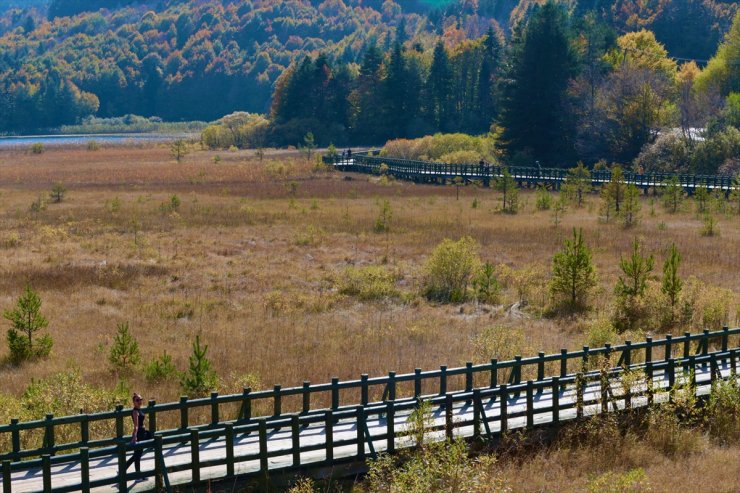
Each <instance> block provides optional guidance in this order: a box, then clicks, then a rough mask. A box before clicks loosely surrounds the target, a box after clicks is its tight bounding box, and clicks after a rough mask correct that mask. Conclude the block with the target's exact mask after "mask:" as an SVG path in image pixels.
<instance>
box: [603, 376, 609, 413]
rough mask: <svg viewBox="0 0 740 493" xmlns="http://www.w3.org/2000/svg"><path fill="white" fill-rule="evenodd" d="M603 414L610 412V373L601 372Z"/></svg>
mask: <svg viewBox="0 0 740 493" xmlns="http://www.w3.org/2000/svg"><path fill="white" fill-rule="evenodd" d="M601 412H602V413H608V412H609V371H608V370H606V369H603V368H602V370H601Z"/></svg>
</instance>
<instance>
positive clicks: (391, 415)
mask: <svg viewBox="0 0 740 493" xmlns="http://www.w3.org/2000/svg"><path fill="white" fill-rule="evenodd" d="M385 418H386V421H385V425H386V433H387V434H388V436H387V437H386V438H387V442H386V452H388V453H389V454H391V453H393V452H394V451H395V450H396V429H395V408H394V407H393V402H392V401H390V402H388V403H387V404H386V416H385Z"/></svg>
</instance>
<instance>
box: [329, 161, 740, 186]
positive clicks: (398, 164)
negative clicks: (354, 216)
mask: <svg viewBox="0 0 740 493" xmlns="http://www.w3.org/2000/svg"><path fill="white" fill-rule="evenodd" d="M324 161H325V162H326V163H327V164H332V165H333V166H335V167H336V168H337V169H343V170H346V171H355V172H360V173H372V174H380V173H386V174H389V175H392V176H395V177H396V178H400V179H404V180H413V181H417V182H440V181H442V182H444V181H448V180H453V179H455V178H457V177H460V178H462V179H463V180H466V181H479V182H482V183H483V184H485V185H488V184H489V183H490V182H491V180H495V179H497V178H500V177H501V176H503V170H504V169H508V171H509V173H510V174H511V175H512V177H513V178H514V180H516V181H517V182H519V183H520V184H521V183H543V184H552V185H555V186H559V185H560V184H561V183H563V182H565V180H566V178H567V174H568V172H567V170H566V169H561V168H541V167H536V166H530V167H523V166H511V167H504V166H499V165H489V164H444V163H435V162H430V161H417V160H411V159H400V158H392V157H388V156H381V155H380V151H367V152H356V153H354V154H352V155H351V157H347V156H341V155H335V156H325V157H324ZM382 166H383V168H382V169H381V167H382ZM611 177H612V174H611V171H609V170H594V171H591V183H592V185H594V186H598V185H601V184H604V183H608V182H609V181H610V180H611ZM676 178H678V184H679V185H680V186H681V187H683V188H684V189H685V190H687V191H689V192H691V191H693V190H694V189H696V188H699V187H706V188H707V189H709V190H714V189H719V190H722V191H725V192H728V191H731V190H733V189H734V188H737V187H738V186H740V185H738V182H737V181H736V180H735V178H734V177H733V176H728V175H694V174H675V173H634V172H632V171H624V182H625V183H628V184H633V185H635V186H637V187H638V188H642V189H648V188H660V187H665V186H666V185H667V184H668V183H669V182H671V180H674V179H676Z"/></svg>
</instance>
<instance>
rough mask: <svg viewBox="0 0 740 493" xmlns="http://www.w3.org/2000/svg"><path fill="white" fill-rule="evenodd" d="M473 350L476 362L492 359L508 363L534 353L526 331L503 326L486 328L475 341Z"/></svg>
mask: <svg viewBox="0 0 740 493" xmlns="http://www.w3.org/2000/svg"><path fill="white" fill-rule="evenodd" d="M473 348H474V349H475V360H476V361H491V358H497V359H498V360H499V361H506V360H511V359H514V356H516V355H518V354H529V353H531V352H532V351H533V349H532V348H531V345H530V344H529V342H528V341H527V336H526V335H525V334H524V330H522V329H521V328H515V327H505V326H503V325H494V326H491V327H486V328H484V329H483V330H482V331H481V333H480V334H478V335H477V336H475V338H474V339H473Z"/></svg>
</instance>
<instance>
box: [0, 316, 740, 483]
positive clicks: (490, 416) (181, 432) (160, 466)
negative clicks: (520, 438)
mask: <svg viewBox="0 0 740 493" xmlns="http://www.w3.org/2000/svg"><path fill="white" fill-rule="evenodd" d="M738 357H740V328H734V329H729V328H725V329H723V330H720V331H716V332H709V331H706V330H705V331H704V332H702V333H699V334H691V333H685V334H684V335H683V336H678V337H672V336H666V337H665V338H663V339H657V340H654V339H652V338H650V337H648V338H646V340H645V341H642V342H635V343H633V342H631V341H627V342H625V344H622V345H619V346H610V345H606V346H605V347H603V348H588V347H584V348H583V349H582V350H579V351H570V352H569V351H567V350H565V349H563V350H561V352H560V353H556V354H550V355H546V354H545V353H539V354H538V355H537V356H534V357H529V358H521V357H519V356H517V357H516V358H515V359H513V360H510V361H497V360H495V359H492V360H491V361H490V362H489V363H485V364H479V365H473V364H472V363H467V364H466V365H465V366H464V367H459V368H447V367H445V366H443V367H440V368H439V369H437V370H432V371H422V370H421V369H417V370H415V371H414V372H413V373H408V374H402V375H397V374H396V373H394V372H390V373H389V374H388V375H387V376H383V377H373V378H370V377H369V376H368V375H362V376H361V378H360V379H358V380H351V381H340V380H339V379H332V381H331V382H329V383H323V384H314V385H312V384H310V383H309V382H306V383H305V384H304V385H303V386H301V387H294V388H285V389H283V388H281V387H280V386H275V388H274V389H272V390H266V391H259V392H252V391H251V389H244V392H242V393H241V394H234V395H223V396H222V395H218V394H216V393H214V394H212V395H211V396H210V397H207V398H202V399H193V400H189V399H187V398H182V399H181V400H180V401H179V402H172V403H166V404H157V403H155V402H154V401H150V403H149V406H148V407H146V408H144V409H145V411H146V415H147V419H148V421H149V423H148V428H149V429H150V430H152V431H155V432H156V435H155V439H154V440H150V441H148V442H143V443H140V444H138V445H135V446H131V445H128V444H127V442H128V439H129V436H128V434H127V432H126V430H124V422H125V423H128V421H127V420H126V418H127V417H129V410H126V409H123V408H122V407H119V408H117V409H116V410H115V411H111V412H106V413H99V414H90V415H75V416H66V417H54V416H51V415H49V416H47V418H46V419H44V420H39V421H33V422H17V421H16V420H14V421H13V422H12V423H11V424H9V425H4V426H0V440H2V443H10V444H11V450H3V451H2V455H0V459H2V471H3V482H2V490H1V491H2V492H3V493H9V492H35V491H57V492H67V491H93V490H94V491H115V490H118V491H126V490H127V488H130V489H131V490H132V491H149V490H154V489H165V490H170V489H171V487H172V486H174V485H198V484H201V483H203V482H204V481H207V480H220V479H227V478H232V479H234V478H240V477H244V478H248V477H257V478H266V477H267V476H268V475H272V476H275V475H279V474H291V473H296V472H299V471H300V472H301V473H303V474H310V473H311V470H312V469H319V468H324V467H335V466H341V465H344V464H361V463H362V462H363V461H365V460H366V459H367V458H370V457H375V456H377V454H378V453H380V452H393V451H395V450H397V449H401V448H406V447H412V446H414V444H415V442H414V440H415V438H413V436H412V434H410V433H409V431H410V429H411V428H412V427H413V424H412V423H413V419H410V417H411V415H412V413H414V411H415V410H416V409H418V406H419V403H420V402H422V401H425V402H427V403H428V410H429V413H430V414H429V420H428V426H426V428H425V439H426V440H431V441H442V440H445V439H447V438H453V437H465V438H468V437H474V438H478V439H491V438H493V437H495V436H497V435H500V434H501V433H502V432H505V431H507V430H513V429H531V428H537V427H554V426H557V425H558V424H559V423H561V422H565V421H571V420H577V419H585V418H587V417H589V416H593V415H596V414H600V413H606V412H614V411H619V410H624V409H630V408H636V407H643V406H647V405H650V404H651V403H661V402H667V401H669V400H671V399H672V398H673V396H674V395H675V394H676V393H677V392H693V393H695V394H696V395H698V396H704V395H707V394H709V392H710V390H711V385H712V384H713V383H714V382H715V381H718V380H722V379H728V378H733V376H735V375H737V360H738ZM604 362H607V364H604ZM625 371H630V372H631V376H630V378H629V380H628V381H629V383H627V380H626V379H625V380H623V378H622V376H623V375H624V373H625ZM636 374H639V375H642V376H643V378H641V379H639V378H635V375H636ZM312 398H313V400H314V401H316V400H320V399H322V398H323V399H324V400H325V402H326V403H327V405H326V407H324V408H320V409H312V406H311V403H312ZM288 402H290V403H292V404H293V407H294V408H293V409H290V412H286V410H284V407H285V408H287V407H288V406H287V404H288ZM284 404H285V405H284ZM257 408H259V409H270V410H271V412H270V413H269V415H267V416H261V417H255V416H253V413H252V410H253V409H257ZM162 413H169V415H170V416H172V415H173V413H174V415H175V416H178V415H179V421H180V426H179V427H178V428H175V429H167V430H161V429H158V428H157V417H158V416H161V415H162ZM195 415H197V416H201V421H200V422H197V423H194V422H193V421H194V420H193V419H191V417H192V416H195ZM203 416H206V418H205V419H204V418H203ZM91 424H96V425H100V424H107V425H109V426H110V429H112V430H115V433H114V435H112V436H108V437H102V438H101V437H91V436H90V426H91ZM60 428H63V429H65V430H66V431H67V432H69V430H70V429H74V428H76V429H79V437H80V440H79V441H75V442H68V443H59V442H58V441H56V440H55V436H59V435H60V433H59V430H60ZM34 430H36V431H38V432H40V433H42V434H43V436H44V443H43V446H42V447H41V448H24V447H22V446H21V436H25V435H26V434H28V433H32V432H33V431H34ZM137 448H143V449H145V453H144V458H143V460H142V471H143V472H142V473H141V474H131V475H129V476H128V482H127V481H126V478H125V477H124V472H123V471H124V470H125V461H126V458H127V456H128V455H130V454H131V453H132V452H133V450H134V449H137ZM134 479H138V481H136V482H134Z"/></svg>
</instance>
